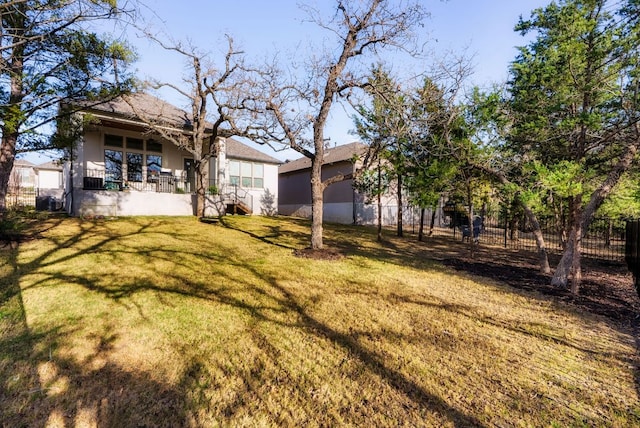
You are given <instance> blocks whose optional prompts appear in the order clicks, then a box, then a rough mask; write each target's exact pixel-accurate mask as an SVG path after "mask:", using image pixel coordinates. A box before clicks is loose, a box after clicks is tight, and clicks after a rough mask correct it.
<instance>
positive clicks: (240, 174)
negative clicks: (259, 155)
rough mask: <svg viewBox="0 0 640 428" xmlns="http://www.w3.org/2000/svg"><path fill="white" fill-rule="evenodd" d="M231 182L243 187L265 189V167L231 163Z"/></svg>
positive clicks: (255, 164)
mask: <svg viewBox="0 0 640 428" xmlns="http://www.w3.org/2000/svg"><path fill="white" fill-rule="evenodd" d="M229 182H230V183H231V184H233V185H238V186H242V187H255V188H259V189H261V188H263V187H264V165H263V164H261V163H253V162H245V161H235V160H232V161H229Z"/></svg>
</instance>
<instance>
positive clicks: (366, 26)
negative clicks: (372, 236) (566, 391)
mask: <svg viewBox="0 0 640 428" xmlns="http://www.w3.org/2000/svg"><path fill="white" fill-rule="evenodd" d="M305 10H306V12H307V13H308V15H309V17H310V19H311V21H312V22H314V23H316V24H317V25H319V26H320V27H321V28H323V29H326V30H327V31H328V32H329V33H330V34H333V36H335V41H336V48H335V51H334V52H336V54H331V53H327V54H325V55H323V56H321V57H319V58H313V59H310V60H309V62H308V64H307V67H306V70H305V73H303V76H294V77H289V76H287V74H286V73H285V72H284V71H283V70H282V68H280V67H277V66H276V65H271V66H269V67H263V68H262V70H261V71H260V75H261V76H262V79H261V82H260V83H261V84H260V85H259V87H257V88H256V89H257V92H256V94H255V95H256V101H259V102H261V103H262V107H263V108H264V110H266V112H267V113H268V114H267V117H266V119H265V125H266V127H267V128H270V129H273V126H276V127H277V128H278V132H274V133H271V134H269V135H265V136H264V137H268V138H271V140H272V141H279V142H282V143H285V144H286V145H287V146H288V147H290V148H292V149H294V150H296V151H298V152H299V153H301V154H302V155H304V156H306V157H308V158H309V159H310V160H311V195H312V196H311V198H312V202H311V203H312V226H311V248H312V249H322V248H323V192H324V190H325V189H326V188H327V187H328V186H329V185H331V184H333V183H335V182H338V181H341V180H344V179H345V176H343V175H337V176H334V177H331V178H328V179H326V180H324V181H323V180H322V174H321V172H322V163H323V158H324V152H325V144H326V140H325V125H326V123H327V119H328V117H329V114H330V111H331V108H332V106H334V104H335V103H336V102H337V101H338V100H339V99H341V98H343V99H344V98H348V97H349V96H350V95H351V94H352V92H353V91H354V90H355V89H357V88H362V87H363V86H364V85H366V82H367V77H368V71H369V67H368V66H367V65H364V64H363V63H362V61H359V59H364V58H367V55H369V54H374V53H378V52H379V50H380V49H388V48H396V49H398V50H403V49H404V50H411V49H408V48H409V47H411V46H414V44H415V43H414V42H415V38H414V34H413V33H412V29H413V28H414V27H415V26H417V25H419V24H421V22H422V21H423V18H424V17H425V11H424V10H423V8H422V6H421V4H420V2H418V1H414V2H395V1H386V0H367V1H347V0H338V1H336V5H335V14H334V15H333V17H332V18H331V19H330V20H329V21H326V20H325V19H323V18H322V17H321V16H320V13H319V11H318V10H316V9H313V8H312V7H310V6H306V7H305ZM296 77H297V78H296ZM265 139H267V138H265Z"/></svg>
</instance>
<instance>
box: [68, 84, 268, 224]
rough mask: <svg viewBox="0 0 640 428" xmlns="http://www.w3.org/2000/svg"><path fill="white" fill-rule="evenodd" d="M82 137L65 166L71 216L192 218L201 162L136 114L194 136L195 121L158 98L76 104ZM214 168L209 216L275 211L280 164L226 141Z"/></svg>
mask: <svg viewBox="0 0 640 428" xmlns="http://www.w3.org/2000/svg"><path fill="white" fill-rule="evenodd" d="M77 105H79V106H80V107H81V110H80V112H79V113H76V115H75V116H74V118H75V120H81V122H79V123H83V124H84V125H83V130H82V133H81V135H82V137H81V138H80V140H79V141H78V142H77V144H76V145H75V146H74V148H73V149H72V153H70V155H71V156H70V158H71V159H72V161H71V162H69V163H68V164H67V165H66V166H65V171H64V174H65V177H66V179H65V187H66V190H65V195H66V200H65V207H66V209H67V211H68V212H69V213H70V214H71V215H106V216H129V215H193V214H194V211H195V194H194V192H195V190H196V189H195V177H194V159H193V157H192V156H191V155H190V153H189V152H188V151H186V150H183V149H181V148H179V147H177V146H176V145H174V144H172V143H171V142H169V141H166V140H164V139H163V138H162V137H161V136H159V135H158V134H157V133H154V132H153V131H151V130H150V129H149V127H148V126H146V125H145V123H144V122H143V121H142V120H140V119H139V117H138V115H137V114H136V113H134V111H135V112H138V113H140V112H145V114H146V113H149V114H153V115H154V116H156V117H158V116H160V117H162V119H163V124H166V127H167V128H170V129H172V130H174V131H175V130H178V131H180V132H183V133H189V132H190V130H191V127H190V124H191V122H190V120H189V115H188V114H187V113H186V112H184V111H182V110H180V109H178V108H177V107H175V106H173V105H171V104H168V103H166V102H164V101H162V100H160V99H158V98H156V97H153V96H151V95H148V94H143V93H140V94H134V95H133V96H130V97H129V100H128V102H125V101H124V100H122V99H116V100H114V101H111V102H107V103H102V104H96V105H93V104H90V103H88V102H83V103H77V104H76V106H77ZM215 143H216V144H217V145H218V150H217V155H216V156H215V157H212V158H211V160H210V162H209V178H210V186H209V191H208V195H207V204H206V209H205V214H206V215H220V214H224V213H225V212H229V211H230V210H232V212H234V213H236V212H237V213H242V214H260V213H263V212H272V211H273V210H272V209H271V206H270V205H271V204H274V203H275V204H277V197H278V165H279V164H280V163H281V162H280V161H279V160H278V159H275V158H274V157H272V156H269V155H268V154H265V153H262V152H260V151H259V150H256V149H254V148H252V147H249V146H248V145H246V144H243V143H242V142H240V141H238V140H237V139H233V138H227V139H219V140H217V141H216V142H215ZM276 206H277V205H276Z"/></svg>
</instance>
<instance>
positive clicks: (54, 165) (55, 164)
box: [33, 161, 62, 171]
mask: <svg viewBox="0 0 640 428" xmlns="http://www.w3.org/2000/svg"><path fill="white" fill-rule="evenodd" d="M33 168H34V169H48V170H55V171H62V167H61V166H60V163H59V161H49V162H45V163H41V164H40V165H36V166H34V167H33Z"/></svg>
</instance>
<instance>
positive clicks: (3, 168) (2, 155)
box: [0, 127, 18, 214]
mask: <svg viewBox="0 0 640 428" xmlns="http://www.w3.org/2000/svg"><path fill="white" fill-rule="evenodd" d="M6 132H7V129H6V128H5V127H3V129H2V135H3V137H2V146H0V213H1V214H4V212H5V211H6V209H7V193H8V191H9V178H10V177H11V171H12V170H13V162H14V160H15V152H16V142H17V138H18V136H17V135H16V134H15V133H11V134H8V135H7V133H6Z"/></svg>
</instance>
